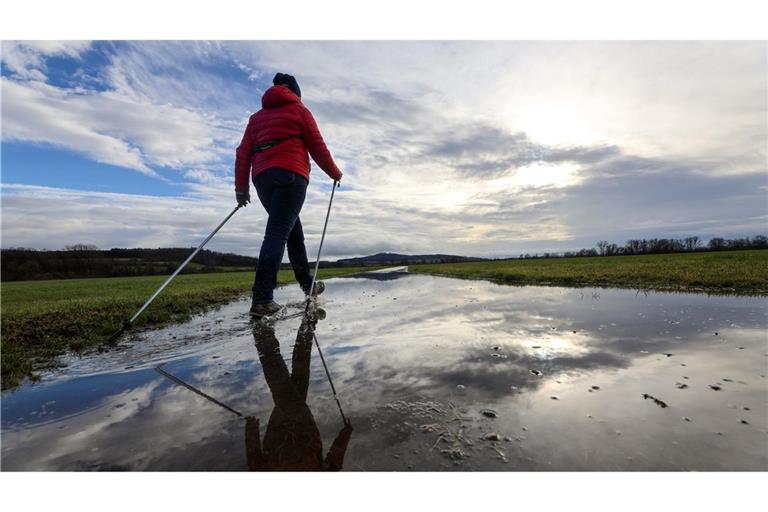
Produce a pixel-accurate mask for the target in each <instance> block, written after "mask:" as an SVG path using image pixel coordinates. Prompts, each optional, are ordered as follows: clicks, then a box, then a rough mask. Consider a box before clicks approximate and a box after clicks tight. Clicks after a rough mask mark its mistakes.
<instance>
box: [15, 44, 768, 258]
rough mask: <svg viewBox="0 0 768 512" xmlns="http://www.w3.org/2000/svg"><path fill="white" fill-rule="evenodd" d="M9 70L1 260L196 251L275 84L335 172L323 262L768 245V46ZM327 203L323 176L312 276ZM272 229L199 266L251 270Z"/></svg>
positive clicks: (228, 49)
mask: <svg viewBox="0 0 768 512" xmlns="http://www.w3.org/2000/svg"><path fill="white" fill-rule="evenodd" d="M1 66H2V155H1V163H2V171H1V173H2V174H1V177H0V182H1V188H0V201H2V247H4V248H7V247H32V248H37V249H60V248H62V247H64V246H65V245H71V244H75V243H86V244H94V245H96V246H98V247H100V248H105V249H106V248H111V247H192V246H196V245H197V244H198V243H199V242H200V241H201V240H202V239H203V238H204V237H205V236H206V235H207V234H208V233H209V232H210V231H211V230H212V229H213V228H214V227H215V226H216V225H217V224H218V223H219V222H220V221H221V220H222V219H223V218H224V217H225V216H226V215H227V214H228V213H229V211H231V209H232V208H233V207H234V206H235V199H234V177H233V168H234V155H235V148H236V147H237V145H238V143H239V141H240V138H241V137H242V132H243V130H244V128H245V125H246V123H247V120H248V117H249V116H250V115H251V114H252V113H253V112H255V111H257V110H258V109H259V108H260V98H261V95H262V94H263V93H264V91H265V90H266V89H267V88H268V87H269V86H270V85H271V79H272V77H273V76H274V74H275V73H276V72H285V73H290V74H293V75H294V76H295V77H296V78H297V80H298V82H299V84H300V86H301V90H302V99H303V101H304V103H305V105H306V106H307V107H308V108H309V109H310V110H311V111H312V112H313V114H314V116H315V118H316V119H317V122H318V125H319V127H320V130H321V132H322V133H323V136H324V137H325V140H326V143H327V144H328V147H329V148H330V150H331V152H332V153H333V155H334V157H335V159H336V161H337V163H338V164H339V167H340V168H341V169H342V170H343V172H344V178H343V180H342V186H341V188H340V189H338V192H337V194H336V197H335V199H334V205H333V212H332V214H331V220H330V223H329V228H328V235H327V238H326V241H325V245H324V246H323V256H324V259H325V258H327V259H336V258H343V257H351V256H360V255H366V254H373V253H377V252H384V251H389V252H399V253H410V254H425V253H447V254H459V255H467V256H484V257H505V256H517V255H518V254H520V253H525V252H531V253H532V252H545V251H563V250H570V249H579V248H584V247H592V246H594V244H595V242H597V241H598V240H608V241H610V242H615V243H619V244H621V243H624V242H625V241H626V240H628V239H632V238H658V237H685V236H694V235H695V236H699V237H701V238H702V239H704V240H706V239H709V238H711V237H715V236H720V237H726V238H730V237H742V236H752V235H756V234H766V233H767V232H768V202H767V201H766V199H767V198H768V195H766V194H767V193H768V161H767V160H768V148H767V145H768V104H767V103H768V96H767V91H768V47H767V45H766V43H765V42H696V41H679V42H663V41H662V42H653V41H649V42H586V41H583V42H566V41H559V42H547V41H525V42H513V41H506V42H493V41H445V42H441V41H420V42H417V41H412V42H408V41H377V42H365V41H322V42H320V41H226V42H208V41H97V42H85V41H84V42H79V41H66V42H55V41H34V42H23V41H20V42H12V41H4V42H3V43H2V64H1ZM330 190H331V188H330V180H329V178H328V177H327V176H326V175H325V174H324V173H323V172H322V171H321V170H320V169H319V168H318V167H317V166H316V165H314V164H313V165H312V173H311V179H310V185H309V188H308V192H307V200H306V203H305V205H304V209H303V211H302V214H301V219H302V223H303V224H304V232H305V236H306V239H307V246H308V250H309V252H310V254H314V253H315V251H316V249H317V245H318V243H319V239H320V234H321V231H322V226H323V220H324V216H325V211H326V208H327V205H328V197H329V194H330ZM252 196H254V198H255V193H254V191H253V190H252ZM265 220H266V213H265V212H264V211H263V210H262V209H261V207H260V206H258V205H250V206H249V207H247V208H246V209H244V210H242V211H239V212H238V213H237V214H236V215H235V216H234V217H233V218H232V220H231V221H230V222H229V223H228V224H227V225H226V226H225V227H224V228H223V229H222V231H221V232H219V234H217V235H216V237H215V238H214V239H213V240H212V242H211V243H210V244H209V246H208V248H210V249H212V250H218V251H226V252H235V253H239V254H245V255H253V256H256V255H258V251H259V247H260V244H261V239H262V237H263V229H264V224H265Z"/></svg>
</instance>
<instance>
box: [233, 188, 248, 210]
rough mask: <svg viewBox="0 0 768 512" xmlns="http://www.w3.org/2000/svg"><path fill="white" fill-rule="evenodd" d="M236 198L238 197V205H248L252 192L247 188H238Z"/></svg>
mask: <svg viewBox="0 0 768 512" xmlns="http://www.w3.org/2000/svg"><path fill="white" fill-rule="evenodd" d="M235 198H236V199H237V206H246V205H247V204H248V203H250V202H251V193H250V192H249V191H247V190H245V191H242V190H236V191H235Z"/></svg>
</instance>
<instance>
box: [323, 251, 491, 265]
mask: <svg viewBox="0 0 768 512" xmlns="http://www.w3.org/2000/svg"><path fill="white" fill-rule="evenodd" d="M483 259H484V258H470V257H467V256H454V255H451V254H415V255H409V254H396V253H392V252H380V253H378V254H373V255H371V256H361V257H359V258H345V259H341V260H338V261H337V262H336V263H337V264H339V265H344V266H358V265H416V264H418V263H461V262H464V261H482V260H483Z"/></svg>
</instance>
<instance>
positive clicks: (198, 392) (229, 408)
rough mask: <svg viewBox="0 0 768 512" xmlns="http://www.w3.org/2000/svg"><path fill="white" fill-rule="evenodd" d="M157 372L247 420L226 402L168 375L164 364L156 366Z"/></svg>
mask: <svg viewBox="0 0 768 512" xmlns="http://www.w3.org/2000/svg"><path fill="white" fill-rule="evenodd" d="M163 364H165V363H163ZM155 371H157V373H159V374H160V375H162V376H163V377H165V378H167V379H168V380H170V381H172V382H175V383H176V384H178V385H179V386H183V387H185V388H187V389H188V390H190V391H192V392H193V393H196V394H198V395H200V396H201V397H203V398H205V399H206V400H208V401H210V402H213V403H214V404H216V405H218V406H219V407H221V408H223V409H226V410H228V411H229V412H231V413H232V414H236V415H237V416H238V417H239V418H240V419H243V418H245V416H243V413H241V412H240V411H238V410H236V409H233V408H232V407H230V406H228V405H227V404H225V403H224V402H219V401H218V400H216V399H215V398H213V397H212V396H211V395H208V394H206V393H203V392H202V391H200V390H199V389H197V388H196V387H194V386H193V385H191V384H187V383H186V382H184V381H183V380H181V379H180V378H178V377H177V376H175V375H172V374H170V373H168V372H167V371H165V369H164V368H163V365H162V364H161V365H160V366H155Z"/></svg>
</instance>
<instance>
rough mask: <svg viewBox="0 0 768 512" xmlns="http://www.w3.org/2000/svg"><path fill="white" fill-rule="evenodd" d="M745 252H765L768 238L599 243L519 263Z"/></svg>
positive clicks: (673, 239)
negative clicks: (670, 254) (537, 260)
mask: <svg viewBox="0 0 768 512" xmlns="http://www.w3.org/2000/svg"><path fill="white" fill-rule="evenodd" d="M748 249H768V237H766V236H764V235H756V236H753V237H751V238H750V237H746V238H732V239H726V238H712V239H710V240H709V241H708V242H707V243H706V244H705V243H704V242H703V240H701V238H699V237H698V236H689V237H685V238H649V239H645V238H642V239H633V240H627V242H626V243H625V244H624V245H618V244H615V243H610V242H608V241H606V240H601V241H599V242H597V243H596V244H595V247H592V248H589V249H580V250H578V251H565V252H563V253H555V252H545V253H542V254H538V253H535V254H530V253H526V254H521V255H520V256H519V258H520V259H535V258H574V257H576V258H579V257H591V256H628V255H636V254H667V253H675V252H701V251H743V250H748Z"/></svg>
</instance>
